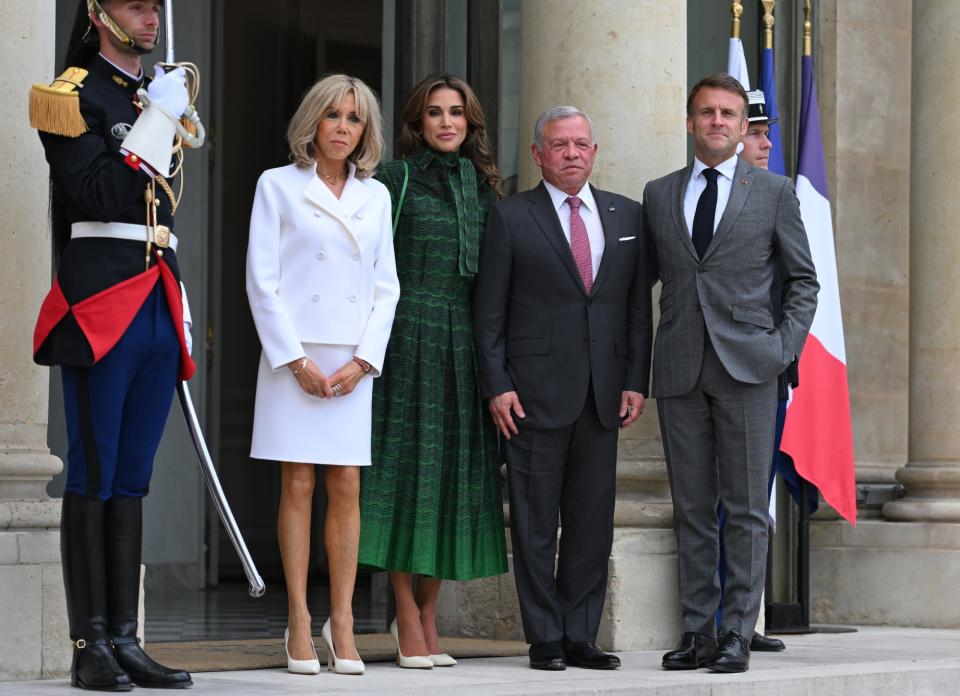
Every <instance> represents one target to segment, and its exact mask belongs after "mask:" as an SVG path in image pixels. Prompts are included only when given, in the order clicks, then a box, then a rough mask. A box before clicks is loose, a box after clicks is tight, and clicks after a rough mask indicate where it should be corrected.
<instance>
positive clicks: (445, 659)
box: [430, 653, 457, 667]
mask: <svg viewBox="0 0 960 696" xmlns="http://www.w3.org/2000/svg"><path fill="white" fill-rule="evenodd" d="M430 662H432V663H433V666H434V667H453V666H454V665H455V664H457V661H456V660H454V659H453V657H451V656H450V655H448V654H447V653H440V654H439V655H431V656H430Z"/></svg>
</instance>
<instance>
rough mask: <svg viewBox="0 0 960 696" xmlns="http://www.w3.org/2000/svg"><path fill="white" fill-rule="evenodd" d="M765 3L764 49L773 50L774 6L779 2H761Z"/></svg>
mask: <svg viewBox="0 0 960 696" xmlns="http://www.w3.org/2000/svg"><path fill="white" fill-rule="evenodd" d="M761 2H763V47H764V48H773V6H774V5H776V4H777V0H761Z"/></svg>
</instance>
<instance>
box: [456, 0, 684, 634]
mask: <svg viewBox="0 0 960 696" xmlns="http://www.w3.org/2000/svg"><path fill="white" fill-rule="evenodd" d="M521 32H522V35H521V67H520V86H521V87H520V89H521V97H520V138H519V141H520V144H519V149H520V152H519V172H520V175H519V188H520V190H524V189H527V188H530V187H532V186H535V185H536V183H537V181H539V171H538V170H537V168H536V166H535V165H534V163H533V159H532V157H531V155H530V145H531V143H532V142H533V126H534V123H535V122H536V119H537V117H538V116H539V115H540V114H541V113H542V112H543V111H544V110H545V109H547V108H549V107H551V106H555V105H560V104H568V105H574V106H577V107H579V108H580V109H582V110H583V111H585V112H586V113H587V114H589V116H590V118H591V119H592V120H593V124H594V129H595V133H594V135H595V137H596V140H597V142H598V143H599V146H600V147H599V151H598V154H597V160H596V164H595V166H594V169H593V174H592V176H591V182H592V183H593V184H595V185H596V186H597V187H599V188H601V189H607V190H610V191H615V192H617V193H621V194H623V195H625V196H629V197H630V198H634V199H636V200H640V198H641V197H642V195H643V187H644V185H645V184H646V183H647V181H649V180H651V179H654V178H657V177H659V176H663V175H664V174H666V173H668V172H670V171H673V170H675V169H679V168H680V167H682V166H683V165H684V164H685V161H686V131H685V127H684V108H685V103H686V77H687V75H686V73H687V3H686V2H685V1H684V0H635V1H634V2H630V3H623V2H617V1H616V0H591V2H581V1H580V0H524V3H523V16H522V22H521ZM617 478H618V480H617V487H618V495H617V508H616V517H615V523H616V532H615V539H614V549H613V555H612V558H611V560H610V582H609V586H608V587H609V589H608V593H607V602H606V609H605V612H606V615H605V618H604V621H603V624H602V626H601V629H600V636H599V637H598V640H599V642H600V643H601V644H602V645H603V646H604V647H606V648H608V649H613V648H615V649H618V650H628V649H642V648H662V647H667V646H668V645H672V644H673V643H675V642H676V639H677V638H679V631H680V618H679V613H680V609H679V599H678V597H677V579H676V573H677V571H676V545H675V542H674V537H673V531H672V529H671V518H672V508H671V504H670V492H669V487H668V485H667V476H666V466H665V464H664V460H663V448H662V445H661V442H660V430H659V424H658V422H657V414H656V404H655V403H654V402H653V401H652V400H650V401H648V403H647V407H646V409H645V411H644V414H643V416H641V418H640V420H639V421H638V422H637V423H635V424H634V425H633V426H632V427H631V428H630V429H629V430H627V431H626V432H624V433H622V434H621V436H620V454H619V464H618V477H617ZM455 592H456V595H455V597H454V596H452V593H451V596H448V597H446V598H445V600H444V603H445V606H446V607H447V608H448V616H452V615H456V617H457V619H456V621H450V622H444V623H445V626H446V627H447V628H449V629H450V630H455V631H459V632H462V633H466V634H470V635H485V636H489V637H497V638H520V637H521V636H522V632H521V629H520V620H519V613H518V610H517V608H516V592H515V589H514V586H513V577H512V575H506V576H502V577H501V578H500V579H498V580H496V581H489V582H486V581H481V582H479V583H458V588H457V590H456V591H455ZM454 603H455V606H454Z"/></svg>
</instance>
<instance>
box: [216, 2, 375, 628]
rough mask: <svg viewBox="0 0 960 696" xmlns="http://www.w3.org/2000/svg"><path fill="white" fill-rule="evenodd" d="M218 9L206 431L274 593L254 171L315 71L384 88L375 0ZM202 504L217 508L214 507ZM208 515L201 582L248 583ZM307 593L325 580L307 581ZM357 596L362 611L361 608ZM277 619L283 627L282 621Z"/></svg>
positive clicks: (363, 586)
mask: <svg viewBox="0 0 960 696" xmlns="http://www.w3.org/2000/svg"><path fill="white" fill-rule="evenodd" d="M215 13H216V15H217V16H216V20H215V29H214V34H215V37H214V45H215V49H214V55H215V56H216V62H217V64H216V65H215V67H214V71H213V75H214V81H215V104H214V111H213V113H214V126H213V131H214V138H213V141H214V151H213V153H212V156H213V162H214V164H213V182H214V183H213V195H212V199H211V207H212V215H211V217H212V219H213V221H214V222H213V230H212V234H213V249H214V250H215V251H214V253H213V254H211V269H210V278H211V288H210V293H211V303H210V306H211V321H210V324H209V327H208V342H209V348H210V350H209V351H208V361H209V369H210V374H211V379H210V384H211V387H210V404H211V407H210V410H209V414H210V425H209V432H210V433H211V434H212V438H211V439H212V440H213V445H212V446H213V448H214V452H215V459H216V461H217V464H218V469H219V473H220V479H221V483H222V485H223V489H224V492H225V493H226V495H227V498H228V499H229V501H230V504H231V506H232V508H233V512H234V515H235V517H236V518H237V522H238V524H239V525H240V527H241V529H242V530H243V534H244V538H245V541H246V543H247V545H248V547H249V549H250V552H251V554H252V555H253V557H254V559H255V560H256V563H257V566H258V569H259V571H260V573H261V575H262V576H263V578H264V580H265V582H266V583H267V585H268V587H270V589H271V590H272V592H273V593H274V594H282V587H283V585H282V583H283V574H282V569H281V563H280V554H279V549H278V546H277V541H276V515H277V507H278V504H279V500H280V468H279V464H277V463H273V462H265V461H260V460H254V459H251V458H250V457H249V452H250V437H251V432H252V427H253V406H254V395H255V391H256V375H257V365H258V362H259V359H260V343H259V340H258V338H257V333H256V330H255V328H254V324H253V319H252V317H251V315H250V309H249V306H248V304H247V299H246V291H245V262H246V249H247V237H248V225H249V219H250V210H251V207H252V203H253V195H254V191H255V188H256V182H257V179H258V178H259V176H260V174H261V173H262V172H263V171H264V170H265V169H269V168H272V167H279V166H283V165H285V164H287V163H288V162H289V160H288V157H287V155H288V149H287V146H286V142H285V133H286V128H287V123H288V121H289V119H290V118H291V117H292V116H293V113H294V111H295V110H296V108H297V105H298V104H299V101H300V98H301V96H302V95H303V93H304V92H305V91H306V90H307V89H309V87H310V86H311V85H313V84H314V82H316V80H317V79H318V78H319V77H321V76H323V75H325V74H328V73H333V72H344V73H347V74H350V75H354V76H357V77H359V78H360V79H362V80H363V81H364V82H366V83H367V84H368V85H370V87H371V88H372V89H373V90H374V91H375V92H377V93H378V94H379V93H380V91H381V85H382V82H383V81H382V78H381V75H382V72H383V69H382V43H383V41H382V34H383V1H382V0H354V2H352V3H351V5H350V8H349V11H347V12H345V11H344V6H343V5H342V3H335V2H332V0H273V1H272V2H270V3H263V2H260V1H259V0H231V1H230V2H229V3H217V9H216V10H215ZM318 479H319V477H318ZM318 484H319V485H318V492H317V495H316V498H315V502H314V508H315V509H314V516H313V532H312V535H311V562H310V576H311V578H310V585H311V587H312V588H317V587H325V586H326V558H325V553H324V548H323V533H322V530H323V512H324V495H323V491H322V479H319V480H318ZM211 507H212V506H211ZM210 514H211V515H214V516H215V513H214V512H213V511H212V510H211V512H210ZM207 526H208V529H209V530H210V533H209V538H208V558H207V585H208V587H210V588H211V589H212V588H215V587H218V586H220V587H223V588H224V590H225V591H226V594H229V593H230V592H231V590H230V587H231V586H232V587H234V588H235V587H236V586H237V583H243V584H245V580H244V575H243V569H242V566H241V564H240V561H239V558H238V557H237V554H236V553H235V552H234V550H233V548H232V546H231V544H230V542H229V539H228V538H227V536H226V534H225V533H223V532H222V528H221V527H220V524H219V521H217V520H215V519H212V518H211V519H208V525H207ZM369 585H370V574H369V573H368V574H361V575H360V577H359V578H358V581H357V590H358V599H360V598H361V597H362V596H364V595H367V593H368V589H367V588H369ZM226 594H225V596H226ZM314 596H316V597H318V598H319V597H321V596H322V597H325V596H326V592H325V591H324V592H319V593H316V594H315V593H313V592H311V599H313V597H314ZM241 598H242V593H241ZM361 603H362V601H361V602H358V607H357V608H358V610H360V611H359V612H358V614H359V615H358V619H359V618H360V617H361V616H362V614H363V613H364V612H363V610H362V608H361V607H360V606H359V605H360V604H361ZM316 609H317V610H319V609H320V607H316ZM318 615H319V614H318ZM280 630H281V634H282V626H281V629H280Z"/></svg>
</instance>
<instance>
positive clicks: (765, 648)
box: [750, 633, 787, 652]
mask: <svg viewBox="0 0 960 696" xmlns="http://www.w3.org/2000/svg"><path fill="white" fill-rule="evenodd" d="M786 649H787V646H786V645H784V644H783V641H782V640H780V639H779V638H767V637H766V636H765V635H763V634H762V633H754V634H753V638H751V639H750V652H783V651H784V650H786Z"/></svg>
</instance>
